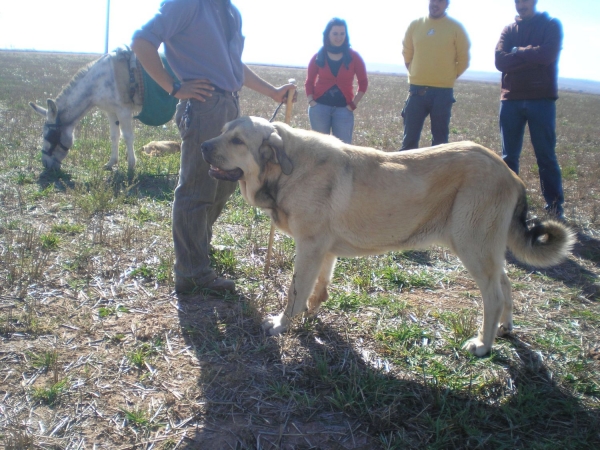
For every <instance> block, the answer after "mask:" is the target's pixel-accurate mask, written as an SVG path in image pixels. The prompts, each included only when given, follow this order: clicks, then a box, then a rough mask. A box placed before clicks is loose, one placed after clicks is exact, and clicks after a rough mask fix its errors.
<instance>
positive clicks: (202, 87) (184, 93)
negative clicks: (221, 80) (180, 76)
mask: <svg viewBox="0 0 600 450" xmlns="http://www.w3.org/2000/svg"><path fill="white" fill-rule="evenodd" d="M214 90H215V88H214V86H213V85H212V84H211V82H210V81H209V80H207V79H202V80H189V81H183V82H182V83H181V89H179V91H177V93H176V94H175V96H174V97H175V98H178V99H182V100H186V99H188V98H193V99H195V100H198V101H200V102H205V101H206V98H207V97H211V96H212V91H214Z"/></svg>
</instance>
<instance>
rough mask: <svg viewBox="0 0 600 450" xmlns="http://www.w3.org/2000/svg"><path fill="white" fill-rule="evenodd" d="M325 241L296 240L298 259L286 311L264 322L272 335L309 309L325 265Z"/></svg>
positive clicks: (282, 329) (279, 331)
mask: <svg viewBox="0 0 600 450" xmlns="http://www.w3.org/2000/svg"><path fill="white" fill-rule="evenodd" d="M325 247H326V245H324V243H323V242H317V241H316V240H314V239H311V242H310V243H306V242H304V243H303V242H298V241H297V242H296V261H295V264H294V274H293V276H292V283H291V285H290V288H289V290H288V302H287V306H286V308H285V311H284V312H283V313H281V314H279V315H278V316H272V317H269V318H268V319H266V320H265V321H264V322H263V328H264V330H265V331H266V332H267V334H270V335H273V336H274V335H277V334H280V333H283V332H284V331H286V330H287V328H288V325H289V324H290V321H291V319H292V318H293V317H295V316H297V315H298V314H300V313H303V312H304V311H306V310H307V309H308V298H309V297H310V295H311V294H312V293H313V290H314V287H315V281H316V280H317V276H318V275H319V272H320V270H321V267H322V265H323V259H324V258H325V255H326V251H325V250H324V248H325Z"/></svg>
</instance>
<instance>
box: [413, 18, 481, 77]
mask: <svg viewBox="0 0 600 450" xmlns="http://www.w3.org/2000/svg"><path fill="white" fill-rule="evenodd" d="M470 46H471V44H470V42H469V37H468V36H467V33H466V31H465V29H464V28H463V26H462V25H461V24H460V23H458V22H457V21H456V20H454V19H452V18H450V17H448V16H444V17H442V18H440V19H431V18H430V17H429V16H427V17H422V18H420V19H417V20H414V21H413V22H412V23H411V24H410V25H409V27H408V29H407V30H406V35H405V36H404V41H402V55H403V56H404V62H405V63H406V65H407V66H408V82H409V83H410V84H416V85H419V86H432V87H443V88H451V87H454V82H455V81H456V79H457V78H458V77H459V76H460V75H462V73H463V72H464V71H465V70H467V67H469V47H470Z"/></svg>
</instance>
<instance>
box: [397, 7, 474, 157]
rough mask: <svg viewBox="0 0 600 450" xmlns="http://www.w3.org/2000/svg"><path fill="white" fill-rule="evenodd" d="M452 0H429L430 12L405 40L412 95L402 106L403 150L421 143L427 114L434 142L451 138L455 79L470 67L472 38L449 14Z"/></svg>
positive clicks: (404, 54)
mask: <svg viewBox="0 0 600 450" xmlns="http://www.w3.org/2000/svg"><path fill="white" fill-rule="evenodd" d="M449 3H450V1H449V0H429V16H426V17H422V18H420V19H417V20H414V21H413V22H412V23H411V24H410V25H409V27H408V29H407V30H406V34H405V36H404V40H403V41H402V55H403V56H404V63H405V64H406V68H407V69H408V82H409V84H410V88H409V94H408V98H407V99H406V103H405V104H404V109H403V110H402V117H403V118H404V138H403V139H402V148H401V150H409V149H411V148H418V147H419V139H420V138H421V130H422V129H423V123H424V122H425V119H426V117H427V116H430V119H431V134H432V135H433V139H432V142H431V145H438V144H445V143H447V142H448V134H449V128H450V116H451V112H452V104H453V103H454V102H455V101H456V100H454V82H455V81H456V79H457V78H458V77H459V76H461V75H462V73H463V72H464V71H465V70H467V67H469V48H470V46H471V44H470V42H469V38H468V36H467V33H466V31H465V29H464V28H463V26H462V25H461V24H460V23H459V22H458V21H456V20H454V19H452V18H450V17H448V15H447V14H446V9H448V5H449Z"/></svg>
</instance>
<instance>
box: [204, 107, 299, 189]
mask: <svg viewBox="0 0 600 450" xmlns="http://www.w3.org/2000/svg"><path fill="white" fill-rule="evenodd" d="M201 149H202V157H203V158H204V160H205V161H206V162H207V163H209V164H210V170H209V174H210V176H211V177H213V178H217V179H219V180H228V181H238V180H246V181H247V180H249V179H250V177H256V178H260V175H261V174H262V172H263V171H264V170H265V168H266V167H267V164H268V163H273V164H277V165H279V166H280V167H281V171H282V172H283V173H284V174H285V175H289V174H291V173H292V170H293V168H294V166H293V164H292V161H291V160H290V158H289V157H288V155H287V154H286V153H285V150H284V145H283V139H282V138H281V136H280V135H279V133H278V132H277V129H276V128H275V126H274V125H273V124H271V123H270V122H269V121H268V120H265V119H262V118H260V117H240V118H239V119H236V120H233V121H231V122H229V123H227V124H225V126H224V127H223V131H222V132H221V135H220V136H217V137H216V138H213V139H210V140H208V141H206V142H204V143H203V144H202V146H201Z"/></svg>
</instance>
